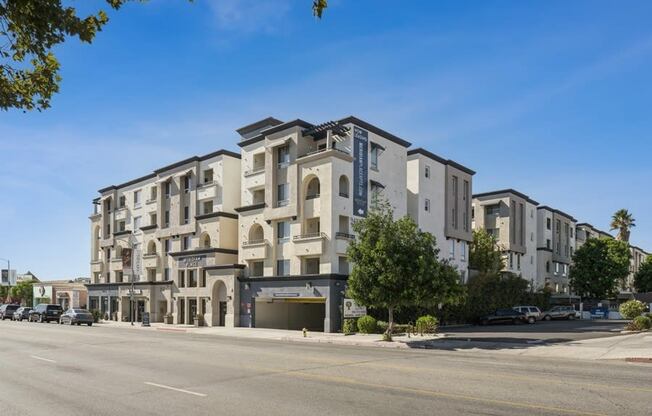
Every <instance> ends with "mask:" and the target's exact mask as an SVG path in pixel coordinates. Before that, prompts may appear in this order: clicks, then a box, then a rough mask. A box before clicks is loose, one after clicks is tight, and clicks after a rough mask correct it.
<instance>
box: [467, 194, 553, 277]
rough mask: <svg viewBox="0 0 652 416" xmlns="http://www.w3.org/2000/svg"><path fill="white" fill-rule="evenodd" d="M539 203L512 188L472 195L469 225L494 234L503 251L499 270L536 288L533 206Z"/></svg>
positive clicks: (536, 218)
mask: <svg viewBox="0 0 652 416" xmlns="http://www.w3.org/2000/svg"><path fill="white" fill-rule="evenodd" d="M538 205H539V203H538V202H537V201H535V200H533V199H531V198H530V197H529V196H527V195H525V194H523V193H521V192H518V191H516V190H514V189H502V190H498V191H493V192H484V193H480V194H475V195H473V227H474V228H478V229H485V230H487V232H488V233H489V234H491V235H493V236H494V237H495V238H496V242H497V244H498V247H499V248H500V250H501V251H502V253H503V263H504V265H505V268H504V270H503V271H506V272H511V273H514V274H516V275H518V276H521V277H522V278H523V279H525V280H527V281H528V282H529V284H530V287H532V288H533V289H538V288H541V287H543V285H544V282H543V281H539V279H538V262H537V258H538V257H537V253H538V250H537V240H536V235H537V221H538V214H537V206H538Z"/></svg>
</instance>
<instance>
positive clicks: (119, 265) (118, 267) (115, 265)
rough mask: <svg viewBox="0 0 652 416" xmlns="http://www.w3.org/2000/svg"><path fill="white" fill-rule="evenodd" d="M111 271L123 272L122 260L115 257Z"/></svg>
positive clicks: (112, 260)
mask: <svg viewBox="0 0 652 416" xmlns="http://www.w3.org/2000/svg"><path fill="white" fill-rule="evenodd" d="M111 270H117V271H120V270H122V258H120V257H114V258H112V259H111Z"/></svg>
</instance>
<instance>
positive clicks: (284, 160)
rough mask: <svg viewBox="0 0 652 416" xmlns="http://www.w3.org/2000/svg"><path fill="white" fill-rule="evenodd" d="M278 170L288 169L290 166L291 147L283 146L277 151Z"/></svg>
mask: <svg viewBox="0 0 652 416" xmlns="http://www.w3.org/2000/svg"><path fill="white" fill-rule="evenodd" d="M277 155H278V168H279V169H281V168H286V167H288V165H289V164H290V146H287V145H286V146H281V147H279V148H278V150H277Z"/></svg>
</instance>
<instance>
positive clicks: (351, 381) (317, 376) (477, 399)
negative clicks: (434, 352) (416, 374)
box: [259, 368, 607, 416]
mask: <svg viewBox="0 0 652 416" xmlns="http://www.w3.org/2000/svg"><path fill="white" fill-rule="evenodd" d="M259 370H260V371H265V370H267V371H269V372H270V373H272V374H275V375H287V376H294V377H297V378H302V379H304V380H305V379H307V380H317V381H325V382H331V383H335V384H348V385H352V386H361V387H370V388H375V389H382V390H394V391H398V392H404V393H412V394H418V395H422V396H431V397H438V398H447V399H457V400H463V401H471V402H478V403H490V404H497V405H502V406H509V407H517V408H521V409H534V410H543V411H547V412H553V413H555V414H568V415H577V416H607V415H606V414H604V413H592V412H583V411H579V410H572V409H563V408H560V407H553V406H545V405H538V404H532V403H525V402H514V401H510V400H499V399H487V398H482V397H476V396H468V395H465V394H456V393H445V392H441V391H435V390H426V389H420V388H415V387H402V386H391V385H386V384H377V383H370V382H366V381H360V380H355V379H351V378H345V377H339V376H327V375H322V374H313V373H305V372H301V371H277V370H273V369H263V368H260V369H259Z"/></svg>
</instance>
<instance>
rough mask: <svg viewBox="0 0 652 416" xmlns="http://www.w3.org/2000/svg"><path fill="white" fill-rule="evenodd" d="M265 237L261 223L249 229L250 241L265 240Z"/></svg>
mask: <svg viewBox="0 0 652 416" xmlns="http://www.w3.org/2000/svg"><path fill="white" fill-rule="evenodd" d="M264 239H265V233H264V232H263V227H261V225H260V224H254V225H252V226H251V228H250V229H249V242H250V243H251V242H254V241H258V242H260V241H263V240H264Z"/></svg>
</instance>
